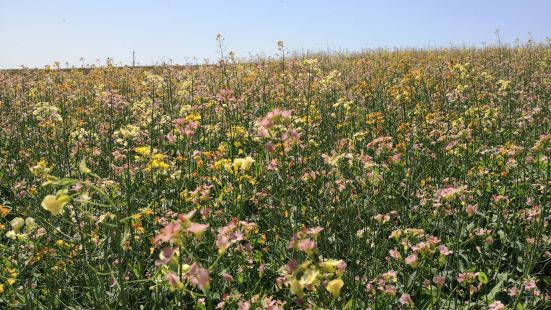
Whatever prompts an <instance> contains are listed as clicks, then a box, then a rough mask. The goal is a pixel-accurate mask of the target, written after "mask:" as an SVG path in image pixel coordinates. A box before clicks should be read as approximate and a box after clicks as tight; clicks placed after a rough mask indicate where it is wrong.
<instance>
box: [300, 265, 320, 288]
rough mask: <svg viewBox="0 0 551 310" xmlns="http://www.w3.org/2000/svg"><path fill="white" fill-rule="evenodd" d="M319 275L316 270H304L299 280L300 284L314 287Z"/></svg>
mask: <svg viewBox="0 0 551 310" xmlns="http://www.w3.org/2000/svg"><path fill="white" fill-rule="evenodd" d="M319 274H320V272H319V271H318V270H317V268H310V269H308V270H306V271H305V272H304V274H303V275H302V278H301V279H300V284H301V285H302V286H308V287H310V286H313V285H315V284H316V283H317V282H318V276H319Z"/></svg>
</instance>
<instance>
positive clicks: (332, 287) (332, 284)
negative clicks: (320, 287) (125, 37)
mask: <svg viewBox="0 0 551 310" xmlns="http://www.w3.org/2000/svg"><path fill="white" fill-rule="evenodd" d="M343 286H344V282H343V280H341V279H335V280H331V281H329V283H327V286H326V287H325V289H326V290H327V291H328V292H329V293H331V295H333V297H337V296H339V294H340V292H341V289H342V287H343Z"/></svg>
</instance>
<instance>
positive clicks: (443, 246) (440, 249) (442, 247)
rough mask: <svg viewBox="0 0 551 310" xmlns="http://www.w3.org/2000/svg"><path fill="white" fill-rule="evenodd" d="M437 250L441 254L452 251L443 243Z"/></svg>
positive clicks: (444, 254) (446, 254)
mask: <svg viewBox="0 0 551 310" xmlns="http://www.w3.org/2000/svg"><path fill="white" fill-rule="evenodd" d="M438 251H440V255H442V256H448V255H450V254H452V253H453V251H450V250H448V248H447V247H446V246H445V245H441V246H439V247H438Z"/></svg>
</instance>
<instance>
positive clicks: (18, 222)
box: [10, 217, 25, 232]
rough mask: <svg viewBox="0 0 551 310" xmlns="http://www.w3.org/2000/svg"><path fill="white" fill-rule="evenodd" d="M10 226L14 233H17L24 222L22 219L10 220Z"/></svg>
mask: <svg viewBox="0 0 551 310" xmlns="http://www.w3.org/2000/svg"><path fill="white" fill-rule="evenodd" d="M10 224H11V227H12V229H13V230H14V231H15V232H19V231H20V230H21V228H22V227H23V225H25V220H24V219H23V218H22V217H16V218H14V219H13V220H11V222H10Z"/></svg>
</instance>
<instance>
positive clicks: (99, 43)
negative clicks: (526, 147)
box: [0, 0, 551, 68]
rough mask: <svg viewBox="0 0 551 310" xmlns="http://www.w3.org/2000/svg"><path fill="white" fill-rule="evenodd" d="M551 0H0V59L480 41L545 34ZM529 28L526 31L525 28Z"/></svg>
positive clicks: (176, 58)
mask: <svg viewBox="0 0 551 310" xmlns="http://www.w3.org/2000/svg"><path fill="white" fill-rule="evenodd" d="M550 14H551V1H550V0H523V1H521V0H517V1H510V0H464V1H443V0H438V1H436V0H401V1H398V0H380V1H368V0H364V1H361V0H357V1H353V0H334V1H325V0H317V1H316V0H256V1H254V0H218V1H215V0H196V1H176V0H157V1H153V0H151V1H142V0H132V1H130V0H128V1H124V0H118V1H117V0H96V1H85V0H70V1H69V0H57V1H55V0H0V68H18V67H19V66H21V65H25V66H27V67H43V66H44V65H48V64H53V62H55V61H59V62H61V63H62V64H63V65H64V64H65V63H69V65H71V66H80V65H81V60H80V59H81V58H84V62H85V63H87V64H96V63H97V61H98V60H99V62H100V63H105V60H106V58H107V57H110V58H113V60H114V63H115V64H122V65H124V64H131V63H132V51H133V50H134V51H135V52H136V62H137V63H139V64H143V65H151V64H155V63H160V62H172V63H177V64H185V63H189V62H202V61H204V59H209V61H210V62H213V61H216V59H217V58H218V54H217V47H216V35H217V34H222V35H223V36H224V38H225V41H224V44H225V47H226V49H227V51H233V52H235V53H236V55H237V56H239V57H249V56H255V55H258V54H263V55H267V56H273V55H275V53H276V52H277V45H276V44H277V41H279V40H283V41H284V42H285V46H286V47H287V48H288V49H289V50H290V51H298V52H301V51H307V50H314V51H319V50H324V51H325V50H346V51H358V50H362V49H376V48H388V49H392V48H435V47H450V46H462V45H467V46H473V45H476V46H482V45H484V44H495V43H497V41H498V39H497V35H496V29H499V36H500V38H501V41H502V42H503V43H509V44H512V43H514V42H515V40H517V39H519V40H520V41H521V42H526V41H527V40H528V39H530V38H532V39H534V40H535V41H538V42H544V41H545V40H546V38H548V37H551V18H550V17H549V16H550ZM530 35H531V37H530Z"/></svg>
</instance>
